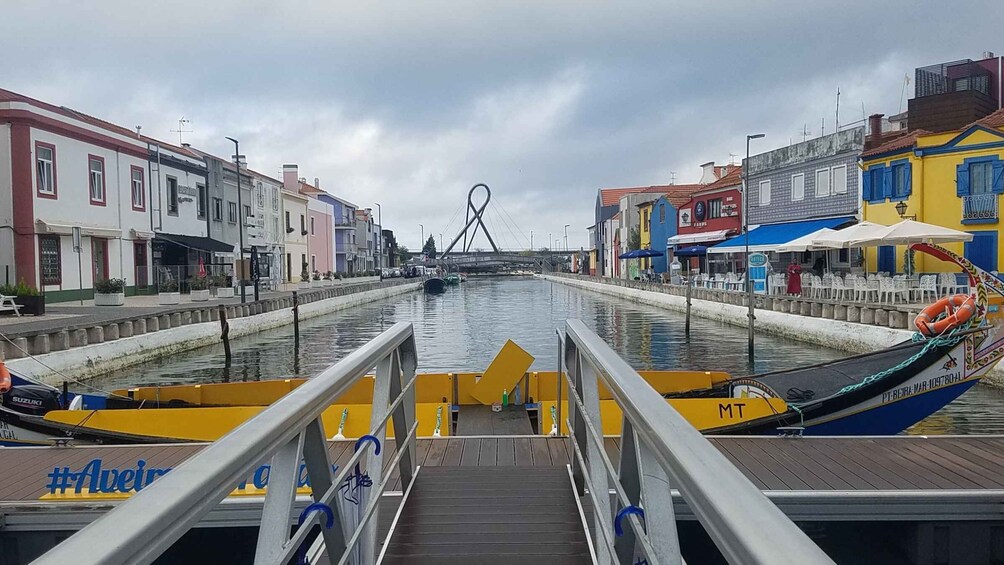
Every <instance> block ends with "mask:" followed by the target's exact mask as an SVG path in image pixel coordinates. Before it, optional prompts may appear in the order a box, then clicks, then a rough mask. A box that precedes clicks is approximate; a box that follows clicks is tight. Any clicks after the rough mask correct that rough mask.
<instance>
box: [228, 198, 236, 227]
mask: <svg viewBox="0 0 1004 565" xmlns="http://www.w3.org/2000/svg"><path fill="white" fill-rule="evenodd" d="M227 220H229V221H230V223H231V224H236V223H237V203H236V202H227Z"/></svg>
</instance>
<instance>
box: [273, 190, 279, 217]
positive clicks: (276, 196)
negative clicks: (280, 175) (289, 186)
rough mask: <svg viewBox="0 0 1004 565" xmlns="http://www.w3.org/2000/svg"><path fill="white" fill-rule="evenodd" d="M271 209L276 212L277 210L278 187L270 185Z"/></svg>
mask: <svg viewBox="0 0 1004 565" xmlns="http://www.w3.org/2000/svg"><path fill="white" fill-rule="evenodd" d="M272 209H273V210H275V211H276V212H278V211H279V189H278V188H276V187H274V186H273V187H272Z"/></svg>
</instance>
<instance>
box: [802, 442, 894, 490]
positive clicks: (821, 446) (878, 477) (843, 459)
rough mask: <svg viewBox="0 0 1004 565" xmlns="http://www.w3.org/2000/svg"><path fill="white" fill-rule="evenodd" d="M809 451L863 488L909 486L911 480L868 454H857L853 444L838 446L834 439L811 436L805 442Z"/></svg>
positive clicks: (849, 481)
mask: <svg viewBox="0 0 1004 565" xmlns="http://www.w3.org/2000/svg"><path fill="white" fill-rule="evenodd" d="M805 445H806V449H807V450H808V451H809V453H810V454H811V453H813V452H815V453H818V454H820V458H821V459H822V458H825V461H826V462H827V467H828V468H831V469H833V472H835V473H838V474H839V475H840V477H841V478H842V479H844V480H845V481H847V482H848V483H851V484H852V485H855V486H856V487H857V488H858V489H861V490H876V489H883V490H885V489H897V488H909V485H910V484H911V483H910V482H909V481H907V480H906V479H904V478H903V477H900V476H899V475H895V474H892V473H890V472H889V471H887V470H885V469H884V468H883V467H882V466H881V465H880V464H879V463H877V462H876V461H874V460H872V459H871V458H870V457H869V455H868V454H855V453H854V451H853V448H852V447H851V446H846V445H840V446H838V445H837V444H835V443H834V442H833V441H830V440H824V439H821V438H818V439H817V438H810V439H809V440H808V441H806V442H805Z"/></svg>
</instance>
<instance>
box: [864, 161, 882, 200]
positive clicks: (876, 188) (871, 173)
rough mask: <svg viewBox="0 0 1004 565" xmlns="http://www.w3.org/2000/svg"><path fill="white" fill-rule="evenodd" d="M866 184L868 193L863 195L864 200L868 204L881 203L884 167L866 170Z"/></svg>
mask: <svg viewBox="0 0 1004 565" xmlns="http://www.w3.org/2000/svg"><path fill="white" fill-rule="evenodd" d="M867 174H868V178H869V182H868V184H869V185H871V189H870V191H869V192H868V193H867V194H865V196H864V198H865V200H867V201H869V202H881V201H882V200H883V199H884V196H883V192H882V179H883V178H884V177H885V167H872V168H870V169H868V173H867Z"/></svg>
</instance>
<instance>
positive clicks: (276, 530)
mask: <svg viewBox="0 0 1004 565" xmlns="http://www.w3.org/2000/svg"><path fill="white" fill-rule="evenodd" d="M558 342H559V347H560V353H561V360H562V365H563V367H564V369H565V370H564V375H565V379H566V381H567V384H568V395H569V396H570V398H569V403H568V406H569V409H568V412H569V413H568V414H567V415H566V418H565V421H566V422H567V424H568V427H569V430H571V432H570V436H569V438H568V439H569V442H570V445H571V449H570V451H571V452H572V453H574V460H572V463H571V465H569V466H568V467H566V468H565V469H566V470H565V471H563V472H564V474H565V475H566V477H567V476H568V475H571V477H569V478H567V482H562V480H561V478H560V474H555V473H553V472H552V473H550V474H548V475H547V481H549V482H547V483H546V484H547V485H549V486H550V487H551V488H552V489H553V492H554V493H555V494H554V497H555V498H554V500H558V501H563V502H562V504H559V506H560V508H567V510H553V509H552V513H553V514H554V515H557V514H560V513H561V512H567V513H570V514H575V515H574V516H571V517H568V516H565V517H563V520H564V523H566V524H567V523H576V524H577V526H576V528H577V529H576V531H575V532H568V534H569V535H573V536H581V538H585V542H586V545H587V547H588V551H587V552H586V553H585V554H584V556H583V557H581V561H582V562H590V561H592V562H596V563H602V564H606V563H613V562H618V563H641V562H644V563H648V564H655V563H672V564H678V563H682V562H683V559H682V557H681V551H680V549H681V540H680V539H679V536H678V529H677V522H676V519H675V516H674V511H673V495H674V494H679V495H680V496H682V498H683V499H684V500H685V501H686V503H687V505H688V507H689V509H690V510H691V511H692V512H693V513H694V514H695V515H696V517H697V519H698V520H699V522H700V524H701V525H702V526H703V528H704V530H705V531H706V532H707V534H708V536H709V537H710V538H711V540H712V541H713V542H714V544H715V545H716V546H717V548H718V549H719V551H720V552H721V553H722V555H723V556H724V557H725V558H726V559H727V560H728V561H729V562H731V563H743V564H757V563H760V564H768V563H770V564H774V563H799V564H812V563H832V561H831V560H830V559H829V557H827V555H826V554H825V553H823V551H822V550H821V549H820V548H819V547H818V546H816V545H815V544H814V543H813V542H812V541H811V540H810V539H809V538H808V536H806V535H805V534H804V533H803V532H802V531H801V530H800V529H799V528H798V527H796V526H795V524H794V523H792V521H791V520H790V519H788V518H787V517H786V516H785V515H784V514H783V513H782V512H781V511H780V510H779V509H778V508H777V507H776V506H774V504H773V503H771V502H770V501H769V500H768V499H767V498H766V496H764V494H763V493H762V492H761V491H760V490H758V489H757V487H756V486H755V485H754V484H753V483H751V482H750V481H749V479H747V478H746V477H745V476H744V475H743V474H742V473H741V472H740V471H739V470H738V469H737V468H736V467H735V466H733V465H732V464H731V463H730V462H729V460H728V459H727V458H726V457H725V456H724V455H722V454H721V452H720V451H718V450H717V449H716V448H715V447H714V446H713V445H712V444H711V443H710V442H709V441H707V439H706V438H704V437H703V436H702V435H701V434H700V433H699V432H698V431H697V430H696V429H694V428H693V427H692V426H691V425H690V424H689V423H688V422H687V421H686V420H685V419H684V418H683V417H682V416H681V415H680V414H679V413H677V412H676V411H675V410H674V409H673V408H672V407H671V406H670V405H669V404H668V403H667V402H666V401H665V400H664V399H663V398H662V397H661V396H660V395H659V394H658V393H656V392H655V390H653V389H652V388H651V387H649V385H648V384H647V383H646V382H645V381H644V380H643V379H642V377H641V376H640V375H638V373H637V372H636V371H635V370H634V369H633V368H631V367H630V366H629V365H628V364H627V363H626V362H625V361H624V360H623V359H621V358H620V357H619V356H618V355H617V354H616V353H615V352H614V351H613V350H612V349H611V348H610V347H609V346H608V345H607V344H606V343H604V342H603V341H602V340H601V339H600V338H599V337H598V336H597V335H596V334H595V333H593V332H592V331H591V330H589V329H588V328H587V327H586V326H585V325H584V324H583V323H582V322H580V321H578V320H569V321H568V322H567V324H566V328H565V332H564V334H563V335H562V333H561V332H559V333H558ZM373 367H376V373H375V381H374V392H373V399H374V403H373V408H374V409H373V411H372V417H371V427H370V435H369V436H365V437H366V439H365V440H363V441H360V442H359V443H358V444H357V447H358V449H357V450H356V452H355V453H354V454H353V455H352V457H351V458H350V459H348V460H347V461H346V462H345V464H343V465H342V466H341V467H340V468H338V469H333V467H332V461H331V459H330V455H329V452H328V449H327V439H326V438H327V436H326V434H325V430H324V429H323V425H322V422H321V419H320V416H321V413H322V412H323V411H324V410H325V409H326V408H327V407H328V406H330V405H331V404H332V403H333V402H334V400H335V399H336V398H337V397H338V396H340V395H341V394H342V393H344V392H345V391H347V390H348V389H349V388H350V387H351V386H353V385H354V384H355V383H356V382H357V381H359V380H360V379H362V378H364V377H365V375H367V374H368V373H369V372H370V371H371V370H372V369H373ZM416 367H417V349H416V344H415V336H414V332H413V328H412V325H411V324H409V323H404V322H402V323H398V324H395V325H394V326H393V327H391V328H390V329H388V330H387V331H385V332H384V333H382V334H380V335H379V336H377V337H376V338H375V339H373V340H372V341H370V342H369V343H367V344H366V345H364V346H362V347H361V348H359V349H358V350H356V351H355V352H353V353H351V354H350V355H348V356H346V357H345V358H344V359H342V360H341V361H339V362H338V363H336V364H335V365H332V366H331V367H329V368H328V369H326V370H325V371H323V372H322V373H320V374H319V375H317V376H316V377H314V378H313V379H310V380H309V381H308V382H306V383H305V384H303V385H302V386H300V387H297V388H296V389H295V390H293V391H292V392H290V393H289V394H287V395H286V396H284V397H283V398H281V399H280V400H278V401H277V402H275V403H274V404H273V405H271V406H270V407H269V408H267V409H265V410H263V411H262V412H260V413H259V414H258V415H257V416H255V417H254V418H252V419H250V420H248V421H247V422H245V423H244V424H243V425H241V426H239V427H238V428H236V429H234V430H233V431H232V432H230V433H229V434H227V435H226V436H224V437H223V438H221V439H220V440H218V441H216V442H214V443H212V444H209V445H208V446H207V447H205V448H204V449H202V450H201V451H199V452H198V453H197V454H195V455H194V456H192V457H191V458H190V459H188V460H187V461H185V462H184V463H182V464H181V465H179V466H177V467H176V468H174V469H173V470H172V471H171V472H169V473H167V474H166V475H164V476H162V477H160V478H158V479H157V480H156V481H155V482H154V483H153V484H151V485H149V486H147V487H146V488H144V489H142V490H141V491H140V492H138V493H136V494H135V495H134V496H132V498H130V499H129V500H127V501H125V502H123V503H121V504H119V505H118V506H117V507H116V508H115V509H114V510H112V511H110V512H108V513H107V514H105V515H104V516H102V517H100V518H98V519H97V520H95V521H94V522H92V523H91V524H90V525H88V526H86V527H85V528H83V529H81V530H80V531H78V532H77V533H75V534H74V535H72V536H71V537H69V538H68V539H66V540H65V541H63V542H62V543H60V544H59V545H57V546H56V547H55V548H53V549H52V550H50V551H49V552H48V553H46V554H44V555H43V556H42V557H41V558H40V559H39V560H38V563H53V564H58V565H63V564H64V563H150V562H152V561H154V560H155V559H156V558H157V557H158V556H160V555H161V554H163V553H164V552H165V551H167V550H168V549H169V548H170V547H171V546H172V544H174V543H175V542H176V541H178V540H179V539H180V538H181V537H182V536H183V535H184V534H185V532H187V531H188V530H189V529H191V528H193V527H195V526H196V525H197V524H198V523H199V522H200V520H201V519H202V518H203V517H204V516H206V515H207V514H208V513H209V512H210V511H212V510H213V509H214V508H216V507H217V506H218V505H220V504H221V502H222V501H223V500H224V499H225V498H226V497H227V495H228V494H229V493H230V492H231V491H233V490H234V488H235V487H236V486H237V484H238V483H240V482H241V481H242V480H244V479H245V478H246V477H247V476H248V474H249V473H251V472H252V471H253V470H254V469H255V468H256V467H257V466H259V465H260V464H261V463H263V462H266V461H270V463H271V468H270V471H269V480H268V488H267V492H266V495H265V497H264V503H263V507H262V514H261V522H260V526H259V534H258V539H257V546H256V553H255V563H262V564H265V563H268V564H271V563H277V564H283V563H290V562H296V561H299V560H303V561H306V562H310V563H339V564H342V563H362V564H367V565H368V564H371V563H377V562H388V563H389V562H395V563H409V562H410V563H414V562H441V561H439V560H438V559H434V558H430V555H431V554H429V553H428V552H427V551H425V549H427V548H425V545H426V544H424V543H423V540H424V538H423V536H422V535H413V536H412V537H410V538H409V539H408V540H407V543H403V542H402V537H403V536H404V535H405V532H404V531H403V528H398V529H395V527H394V524H392V525H391V527H390V529H389V532H388V533H387V534H386V536H383V539H380V537H381V536H378V535H377V534H378V531H377V524H378V520H377V515H378V513H379V512H380V508H381V498H383V496H382V495H384V492H385V491H386V490H387V489H388V485H389V484H390V483H391V474H392V473H388V472H387V470H388V469H394V468H395V467H397V470H398V474H399V483H400V485H401V490H402V491H403V495H402V496H401V498H402V502H401V503H400V506H399V508H398V510H397V515H396V516H395V519H394V522H395V524H396V523H397V522H398V521H399V519H400V518H401V517H402V516H405V515H407V514H409V513H411V514H413V515H416V516H418V517H419V519H420V518H421V516H425V515H428V514H426V513H424V512H423V511H424V510H425V509H423V508H422V505H423V504H425V505H436V503H437V502H438V500H437V497H438V496H440V495H442V496H447V497H448V496H451V494H450V492H449V490H448V489H447V490H444V487H443V485H444V483H446V482H451V483H453V484H454V485H456V488H457V489H463V488H474V489H477V488H480V489H481V491H482V493H481V495H482V496H483V495H484V491H485V489H491V488H492V487H491V486H490V485H489V484H486V483H484V481H486V480H490V479H491V477H490V476H488V475H485V474H484V473H485V472H486V471H485V469H484V468H477V467H459V466H458V467H453V468H443V467H440V468H438V469H436V470H435V472H430V473H427V474H426V475H425V476H426V477H430V478H432V477H439V480H435V481H425V482H423V480H421V478H422V477H423V474H422V468H421V467H420V466H418V465H417V464H416V461H418V460H419V459H418V457H417V454H416V444H417V441H416V430H417V422H416V420H415V383H416V381H417V376H416ZM601 382H602V383H603V385H604V386H605V387H606V388H607V390H609V391H610V393H611V395H612V396H613V398H614V400H615V401H616V403H617V405H618V406H619V407H620V408H621V410H622V411H623V415H624V421H623V432H622V436H621V437H620V442H621V443H620V445H621V449H620V455H619V460H618V461H617V463H616V467H615V464H614V462H613V461H611V460H610V458H609V457H608V456H607V453H606V451H605V450H604V443H603V441H604V437H603V436H602V434H601V433H600V430H601V425H600V408H599V406H600V405H599V385H600V383H601ZM559 405H560V403H559ZM388 422H393V429H394V430H395V432H396V433H395V434H394V435H395V438H394V439H393V440H392V441H393V446H394V447H395V449H388V448H387V447H389V446H386V447H385V448H384V449H379V448H378V445H382V444H384V440H385V439H386V430H387V424H388ZM388 452H393V455H390V456H389V457H388V459H387V461H385V460H384V458H385V454H388ZM301 461H302V464H303V466H304V468H305V470H306V474H307V476H308V477H309V484H310V486H311V495H310V496H311V498H312V500H313V504H311V505H309V506H307V508H306V509H305V510H304V511H303V512H302V513H301V514H300V515H299V516H297V515H296V513H295V510H296V508H295V503H296V497H297V486H298V484H299V481H300V480H301V477H300V475H301ZM357 465H358V466H357ZM359 467H362V468H365V469H366V472H367V473H368V475H369V478H370V480H371V485H372V486H370V487H369V489H368V491H369V492H368V496H365V497H363V498H362V500H361V501H360V504H359V505H358V506H356V507H347V506H346V505H344V504H339V500H338V499H340V498H341V497H342V495H341V494H340V493H339V491H340V489H341V488H342V485H344V484H345V482H346V480H351V478H352V475H351V474H352V473H354V472H357V469H358V468H359ZM430 469H434V468H430ZM465 469H467V471H465ZM477 469H480V471H476V470H477ZM520 469H521V468H520V467H518V466H517V467H512V468H509V470H507V471H505V473H509V474H508V475H504V477H505V478H504V481H505V482H506V484H511V481H513V480H516V481H518V480H521V477H523V478H525V477H526V476H532V475H519V474H518V473H519V472H520ZM522 469H523V470H526V469H530V470H532V468H525V467H524V468H522ZM559 469H560V468H559ZM477 473H481V475H479V476H480V477H488V479H484V478H482V479H477V480H475V475H476V474H477ZM512 473H517V474H515V475H513V474H512ZM499 476H500V477H501V476H503V475H499ZM537 476H538V477H539V476H540V475H539V474H538V475H537ZM444 477H445V478H446V480H444ZM465 479H466V481H465ZM433 484H434V485H436V486H435V487H433V486H424V485H433ZM464 484H467V485H468V487H464ZM499 484H502V483H499ZM562 484H564V485H566V486H565V487H562V486H561V485H562ZM434 488H438V489H439V490H438V491H437V490H434ZM533 492H534V488H533V485H526V493H529V494H530V495H532V494H533ZM568 501H571V503H568ZM583 502H588V504H583ZM587 506H588V510H587V511H584V510H583V508H584V507H587ZM438 507H439V508H440V510H441V511H442V509H444V508H445V509H446V510H445V511H449V506H448V505H447V506H443V505H442V504H439V505H438ZM474 507H475V508H474V510H471V511H473V512H475V513H478V512H480V513H481V514H482V515H483V518H484V519H485V520H489V521H490V520H491V519H492V518H493V516H495V515H497V514H498V512H497V511H496V509H495V508H493V507H491V506H490V505H489V506H478V505H474ZM508 508H509V511H514V510H513V509H522V510H516V511H523V512H525V513H526V517H527V518H532V517H533V514H534V513H535V512H537V510H538V509H537V508H535V505H533V504H525V505H511V506H510V507H508ZM385 511H386V509H385ZM301 520H302V522H301V523H300V525H299V526H298V527H296V528H294V527H293V526H294V524H296V523H297V522H298V521H301ZM590 520H591V524H588V523H587V522H588V521H590ZM526 521H529V520H526ZM466 522H467V519H466V518H465V519H464V520H453V521H452V523H454V524H456V527H457V528H461V530H462V528H463V527H464V524H465V523H466ZM590 526H591V527H590ZM318 530H319V534H316V532H318ZM468 533H469V534H470V532H468ZM489 534H490V532H489V533H486V534H485V535H489ZM450 535H454V534H452V533H451V534H450ZM314 536H316V537H314ZM479 536H480V534H477V533H474V534H470V535H469V537H471V538H472V541H471V543H472V544H475V545H476V544H477V538H478V537H479ZM569 539H571V538H569ZM512 542H513V547H514V548H516V549H515V550H513V548H510V547H507V550H509V553H507V554H506V559H509V560H512V561H514V562H527V561H526V560H525V559H523V558H522V557H521V555H520V551H525V552H527V553H530V552H533V551H538V550H539V548H538V547H536V546H535V544H534V543H521V540H520V539H519V536H515V539H512ZM220 543H225V541H223V540H221V542H220ZM682 543H684V544H686V539H684V540H682ZM551 545H558V544H551ZM481 547H482V548H491V547H497V546H493V545H491V544H487V545H482V546H481ZM387 548H397V549H395V550H394V551H395V554H394V555H393V556H390V555H387V554H386V553H387ZM524 548H525V549H524ZM483 551H490V550H483ZM473 555H474V554H472V553H467V554H465V555H462V556H460V557H461V559H462V560H464V561H465V562H474V561H476V559H474V558H473ZM534 555H535V556H536V557H537V558H538V560H540V558H541V554H540V553H539V552H538V553H536V554H534ZM496 557H497V556H496ZM495 560H496V561H497V560H498V559H495ZM564 561H566V562H568V561H569V559H567V558H566V559H565V560H564Z"/></svg>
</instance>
